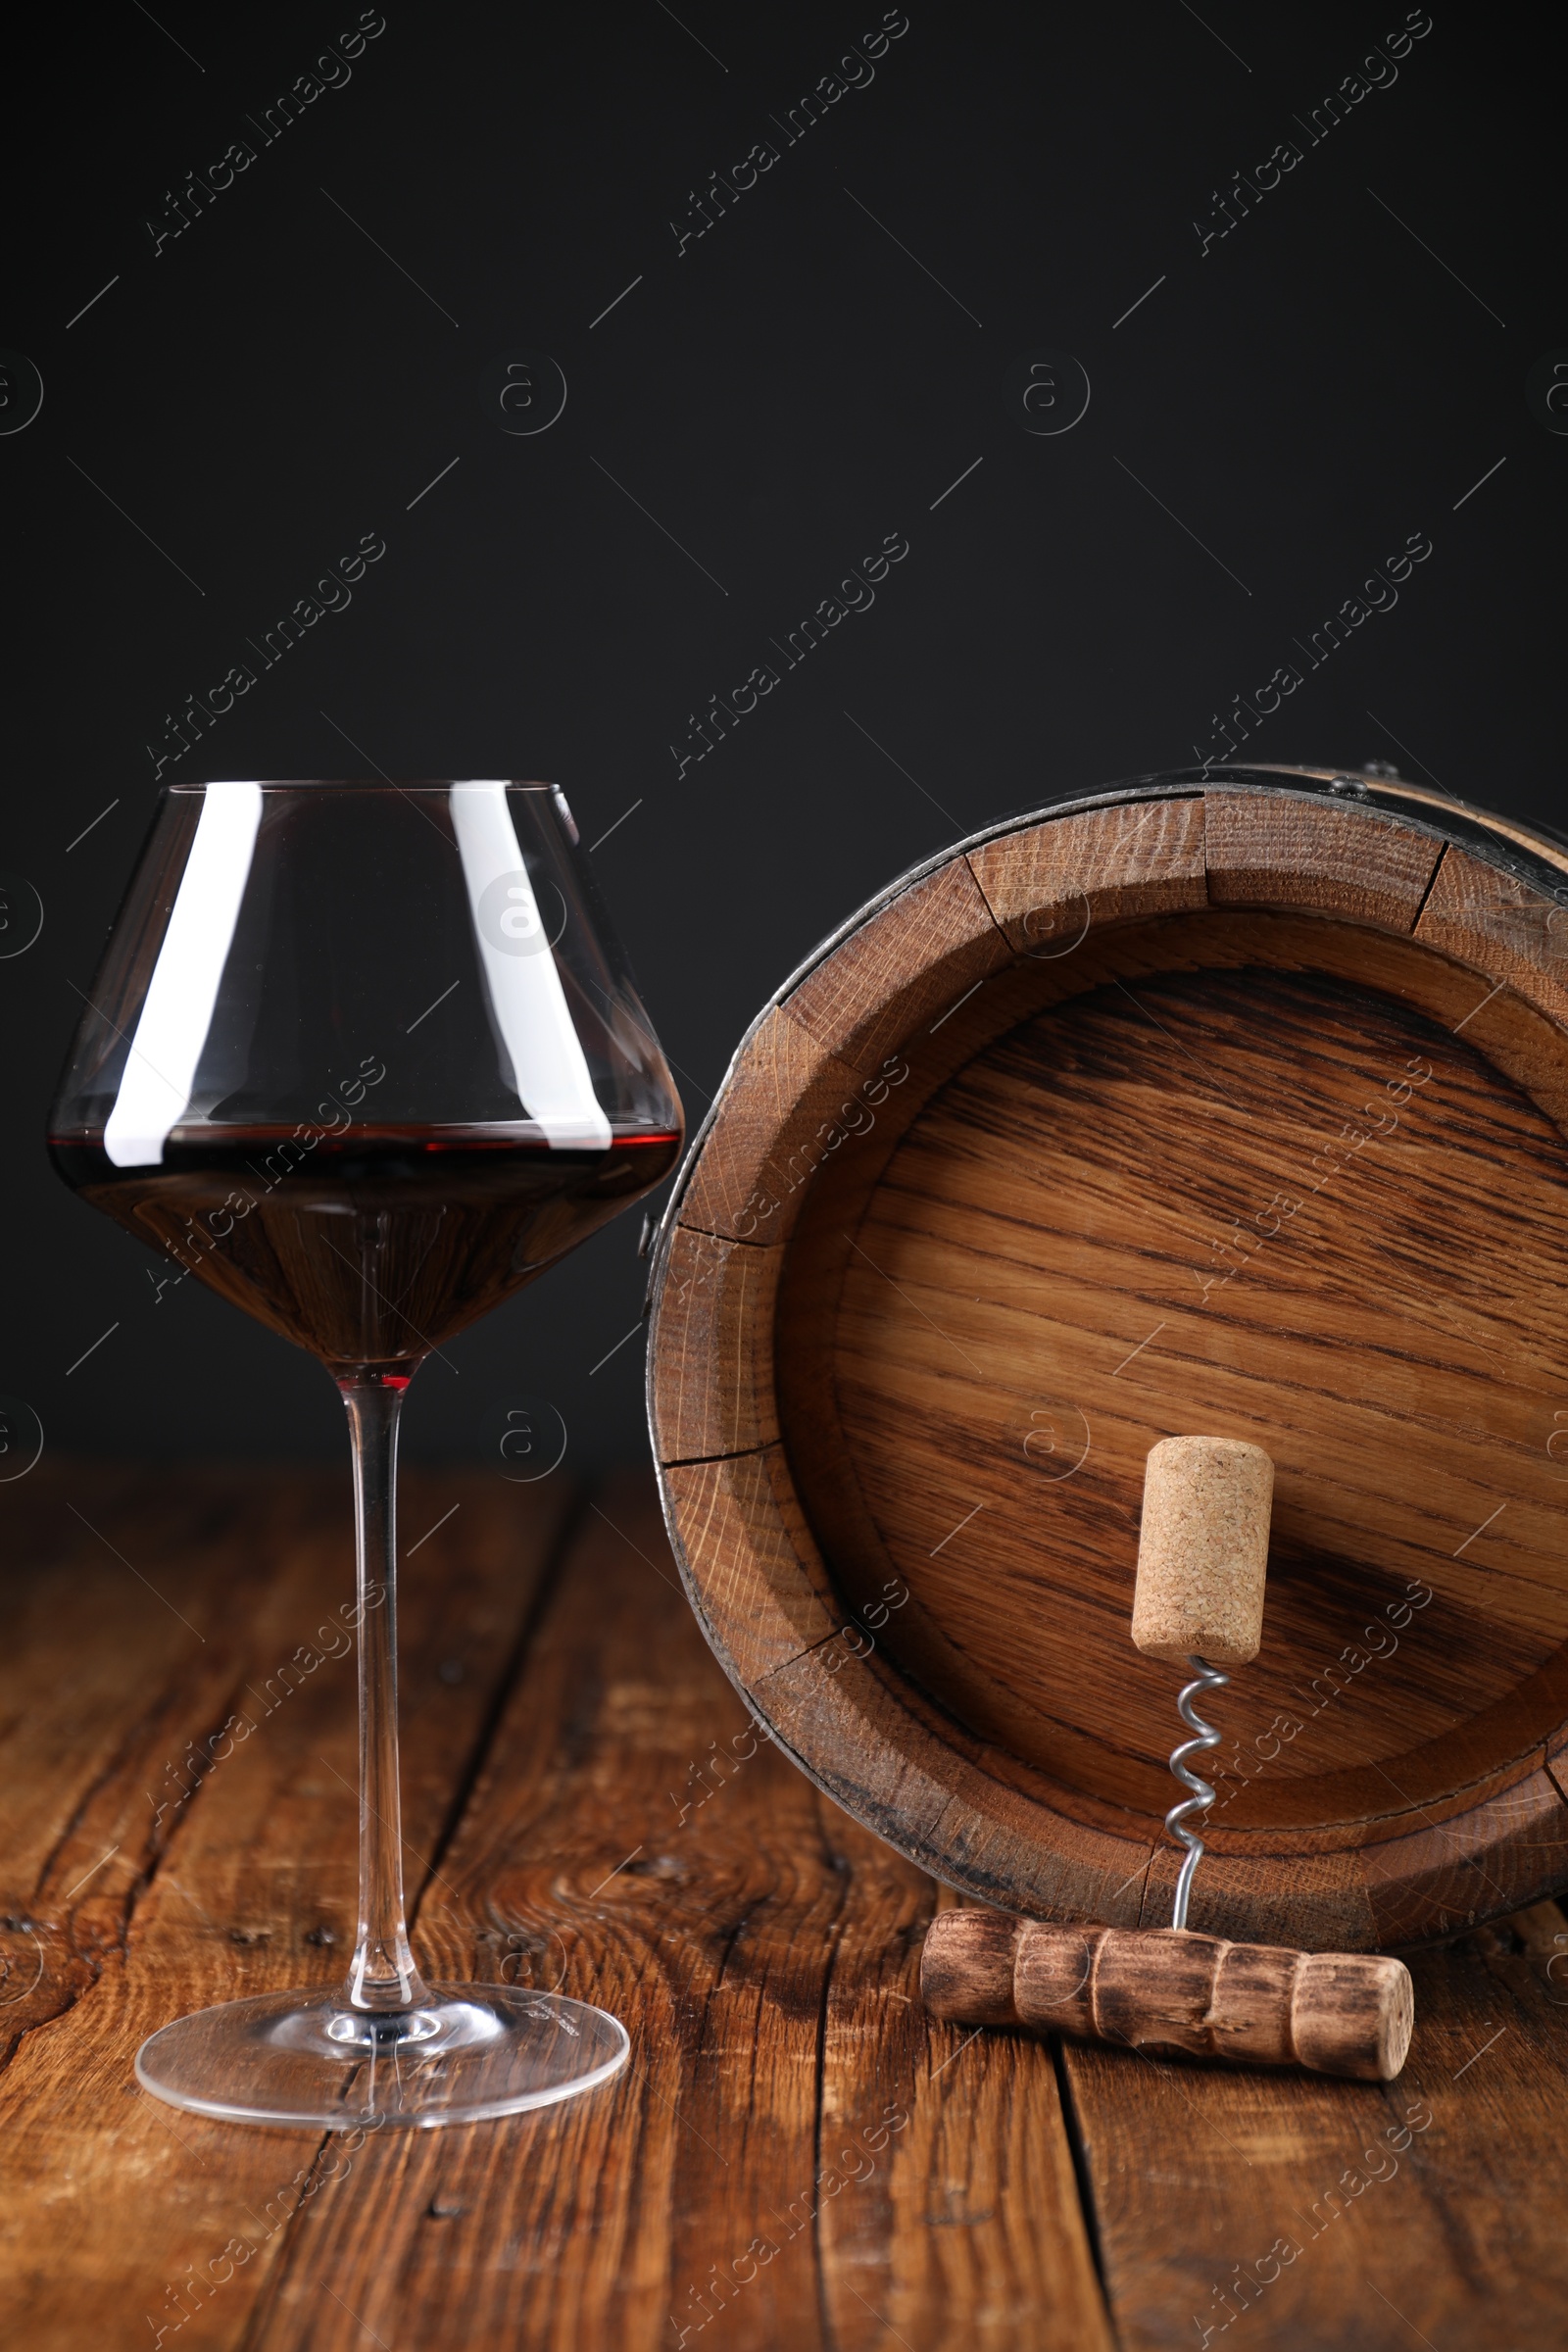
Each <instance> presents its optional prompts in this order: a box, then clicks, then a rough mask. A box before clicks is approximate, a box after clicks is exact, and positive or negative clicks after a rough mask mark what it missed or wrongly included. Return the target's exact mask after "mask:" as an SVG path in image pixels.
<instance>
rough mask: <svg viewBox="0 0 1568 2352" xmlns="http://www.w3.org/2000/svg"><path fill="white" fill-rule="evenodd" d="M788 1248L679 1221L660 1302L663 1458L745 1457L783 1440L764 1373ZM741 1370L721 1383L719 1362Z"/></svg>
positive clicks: (656, 1406)
mask: <svg viewBox="0 0 1568 2352" xmlns="http://www.w3.org/2000/svg"><path fill="white" fill-rule="evenodd" d="M782 1258H783V1252H782V1250H777V1249H762V1248H760V1247H758V1246H757V1245H756V1244H755V1243H751V1242H725V1241H720V1240H718V1239H717V1238H716V1237H715V1236H714V1235H712V1234H707V1233H701V1232H697V1231H694V1230H693V1229H692V1228H691V1227H689V1226H685V1225H678V1226H677V1227H676V1228H675V1231H674V1234H673V1236H672V1237H671V1241H670V1251H669V1263H668V1266H667V1268H666V1270H665V1274H664V1280H663V1286H662V1299H661V1347H662V1351H663V1354H662V1374H663V1376H662V1379H661V1381H660V1384H659V1387H658V1390H657V1392H656V1394H655V1396H654V1399H653V1412H654V1446H655V1450H656V1452H657V1453H658V1456H659V1459H660V1460H661V1461H662V1462H688V1461H707V1460H709V1459H711V1457H712V1456H713V1455H715V1454H724V1453H747V1452H751V1451H754V1450H755V1449H756V1448H757V1447H759V1446H767V1445H771V1444H772V1443H773V1442H774V1441H775V1440H776V1439H777V1437H778V1408H777V1406H776V1404H775V1402H774V1399H773V1392H772V1386H771V1383H770V1382H768V1381H767V1380H766V1379H764V1378H762V1377H760V1375H761V1374H762V1371H763V1368H764V1365H765V1361H766V1350H767V1342H768V1340H769V1339H770V1337H771V1333H772V1327H773V1299H774V1294H775V1292H776V1291H777V1288H778V1276H779V1266H780V1264H781V1262H782ZM715 1360H717V1361H720V1362H724V1363H727V1364H730V1365H732V1366H733V1367H734V1372H733V1377H732V1378H731V1379H730V1380H728V1381H726V1382H724V1383H722V1384H720V1383H716V1382H715V1381H714V1380H713V1378H712V1365H713V1363H714V1361H715Z"/></svg>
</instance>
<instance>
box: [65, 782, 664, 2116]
mask: <svg viewBox="0 0 1568 2352" xmlns="http://www.w3.org/2000/svg"><path fill="white" fill-rule="evenodd" d="M681 1123H682V1122H681V1107H680V1101H679V1098H678V1096H677V1095H676V1092H675V1088H674V1085H673V1082H672V1081H671V1078H670V1075H669V1071H668V1069H667V1067H666V1065H665V1062H664V1058H663V1055H662V1053H661V1052H660V1049H659V1046H658V1044H657V1043H656V1041H655V1039H654V1036H653V1033H652V1031H651V1030H650V1028H649V1026H648V1021H647V1017H646V1015H645V1014H644V1012H643V1009H642V1006H641V1005H640V1004H639V1002H638V1000H637V996H636V994H635V991H634V990H633V987H632V984H631V979H630V975H629V972H628V969H627V966H626V963H625V960H624V958H623V956H621V954H620V952H619V950H618V948H617V947H616V945H615V943H614V941H613V935H612V934H611V932H610V929H609V927H608V925H607V923H606V921H605V919H604V917H603V915H602V914H601V912H600V910H599V907H598V902H597V899H596V896H595V892H594V888H593V883H592V879H591V877H590V874H589V871H588V864H587V859H586V858H585V857H584V856H583V854H582V852H581V851H580V850H579V848H578V840H577V829H576V826H575V824H574V823H573V822H572V817H571V811H570V809H568V807H567V805H566V802H565V799H564V795H563V794H562V793H561V791H560V789H559V788H558V787H557V786H555V785H551V784H519V783H512V782H478V783H466V782H439V783H429V782H421V783H412V784H407V785H393V784H374V783H344V782H318V783H209V784H176V785H173V786H172V787H169V788H168V789H167V790H166V791H165V793H164V795H163V798H162V801H161V803H160V806H159V809H158V813H157V816H156V817H155V819H154V822H153V826H152V830H151V833H150V835H149V837H148V841H147V844H146V848H145V849H144V851H143V854H142V858H141V862H140V864H139V865H138V866H137V869H136V872H135V875H134V877H133V879H132V881H131V884H130V888H129V891H128V893H127V895H126V898H125V901H124V904H123V907H122V908H121V911H120V914H119V917H118V919H117V920H116V922H115V925H114V928H113V930H112V932H111V935H110V939H109V945H108V950H107V953H106V956H105V958H104V961H103V964H102V966H101V968H100V970H99V972H98V975H97V978H96V980H95V981H94V984H93V988H92V991H91V996H90V999H89V1001H88V1004H87V1009H86V1011H85V1013H84V1015H83V1018H82V1021H81V1024H80V1027H79V1028H78V1030H77V1033H76V1038H75V1042H74V1044H73V1048H72V1052H71V1056H70V1060H69V1062H68V1064H67V1067H66V1072H65V1076H64V1078H63V1080H62V1082H61V1087H60V1092H59V1095H58V1097H57V1099H56V1102H55V1105H54V1109H53V1111H52V1113H51V1117H50V1133H49V1144H50V1152H51V1156H52V1157H53V1159H54V1162H55V1165H56V1167H57V1168H58V1170H59V1172H60V1174H61V1175H62V1176H63V1177H64V1178H65V1180H66V1182H67V1183H68V1184H69V1185H71V1186H72V1187H73V1189H74V1190H75V1191H77V1192H78V1193H80V1195H81V1196H82V1198H83V1199H84V1200H86V1201H91V1202H92V1204H93V1206H94V1207H95V1208H101V1209H104V1210H106V1211H107V1213H108V1214H109V1215H110V1216H112V1217H114V1218H115V1219H116V1221H117V1222H118V1223H119V1224H121V1225H123V1226H124V1228H125V1229H126V1231H127V1232H128V1233H132V1234H134V1235H135V1236H136V1237H137V1239H138V1240H140V1241H142V1242H144V1243H146V1244H147V1245H148V1246H149V1247H151V1248H152V1249H153V1250H156V1251H157V1252H158V1253H159V1255H160V1256H161V1257H162V1258H163V1259H164V1260H165V1262H166V1265H167V1268H168V1272H169V1276H170V1279H171V1280H177V1279H180V1278H182V1276H183V1274H185V1273H189V1274H191V1275H194V1276H195V1278H196V1279H197V1280H198V1281H200V1282H204V1283H206V1284H207V1285H208V1287H209V1288H210V1289H212V1290H215V1291H217V1292H219V1293H220V1294H221V1296H222V1297H223V1298H225V1299H231V1300H232V1301H233V1303H234V1304H235V1305H236V1306H241V1307H243V1308H244V1309H245V1310H246V1312H247V1313H249V1314H252V1315H254V1316H256V1317H257V1318H258V1320H259V1321H261V1322H263V1323H266V1324H267V1325H268V1326H269V1327H270V1329H271V1330H273V1331H276V1332H280V1333H281V1334H282V1335H283V1337H284V1338H285V1339H288V1340H292V1341H294V1342H295V1344H296V1345H297V1346H299V1347H301V1348H308V1349H309V1350H310V1351H311V1353H312V1354H314V1355H317V1356H319V1358H320V1359H321V1361H322V1362H323V1363H324V1364H325V1366H326V1368H327V1370H328V1371H329V1372H330V1374H331V1376H332V1378H333V1379H334V1380H335V1381H336V1383H337V1386H338V1388H339V1390H340V1391H341V1393H342V1397H343V1401H344V1403H345V1405H346V1406H347V1408H348V1418H349V1432H350V1437H351V1441H352V1446H353V1456H354V1482H355V1487H354V1491H355V1516H356V1528H357V1536H358V1545H357V1549H358V1593H357V1601H356V1622H357V1625H358V1630H359V1635H360V1643H359V1687H360V1852H359V1869H360V1897H359V1934H358V1940H357V1943H356V1947H355V1953H354V1961H353V1966H352V1967H351V1969H350V1971H349V1974H348V1978H347V1981H346V1982H345V1983H344V1984H342V1985H337V1986H335V1987H333V1988H332V1989H330V1990H322V1989H319V1988H317V1989H310V1990H305V1991H296V1992H283V1993H266V1994H262V1995H261V1996H259V1997H258V1998H255V1999H251V2000H242V2001H229V2002H225V2003H223V2004H222V2005H221V2007H218V2008H213V2009H204V2010H201V2011H200V2012H199V2013H198V2014H196V2015H195V2016H192V2017H184V2018H180V2019H178V2020H176V2021H175V2022H174V2023H173V2024H172V2025H167V2026H165V2027H163V2028H162V2029H161V2031H160V2032H158V2033H156V2034H153V2035H152V2036H151V2038H150V2039H149V2040H147V2041H146V2042H144V2043H143V2045H142V2048H141V2050H140V2052H139V2053H138V2056H137V2060H136V2073H137V2076H138V2078H139V2080H140V2082H142V2084H143V2085H144V2087H145V2088H146V2089H148V2090H150V2091H153V2092H155V2093H156V2094H157V2096H158V2097H159V2098H162V2099H167V2100H169V2101H170V2102H171V2103H172V2105H174V2106H177V2107H188V2108H192V2109H194V2110H195V2111H196V2112H197V2113H199V2114H203V2115H209V2116H218V2117H223V2118H226V2119H228V2120H230V2121H236V2122H248V2123H266V2124H311V2125H318V2126H321V2125H324V2126H327V2127H329V2128H331V2127H336V2128H341V2129H345V2130H347V2129H350V2128H364V2127H366V2126H367V2125H368V2124H370V2123H382V2122H384V2123H387V2124H414V2125H436V2124H451V2123H472V2122H477V2121H479V2120H480V2119H482V2118H484V2117H489V2116H498V2115H509V2114H512V2113H515V2111H516V2110H518V2109H520V2108H525V2107H536V2106H542V2105H545V2104H547V2103H548V2102H550V2101H552V2100H556V2099H563V2098H567V2097H569V2096H571V2095H572V2093H574V2092H577V2091H582V2090H589V2089H591V2088H593V2087H594V2085H595V2084H597V2083H600V2082H605V2081H607V2080H608V2079H609V2078H610V2077H611V2076H612V2075H613V2074H615V2073H616V2072H617V2071H618V2070H619V2068H620V2067H621V2066H622V2065H624V2063H625V2060H626V2056H627V2050H628V2043H627V2038H626V2034H625V2031H624V2029H623V2028H622V2027H621V2025H620V2024H619V2023H618V2022H617V2021H616V2020H615V2019H614V2018H612V2017H609V2016H607V2015H606V2013H605V2012H604V2011H603V2010H600V2009H595V2008H591V2007H588V2006H587V2005H586V2004H584V2003H582V2002H579V2001H570V2000H566V1999H564V1998H562V1997H560V1996H557V1995H554V1994H542V1993H537V1992H533V1991H528V1990H524V1989H521V1988H518V1987H513V1986H506V1985H426V1984H425V1983H424V1982H423V1980H422V1979H421V1977H420V1975H419V1972H418V1970H417V1967H416V1966H415V1962H414V1957H413V1954H412V1952H411V1950H410V1946H409V1937H408V1930H407V1925H406V1922H405V1917H404V1905H403V1867H402V1838H401V1819H400V1809H399V1795H398V1738H397V1633H396V1623H397V1619H396V1589H395V1565H396V1552H397V1546H396V1536H395V1517H394V1510H395V1483H396V1464H397V1434H398V1415H399V1411H400V1408H401V1405H402V1401H403V1396H404V1392H405V1390H406V1389H407V1388H408V1385H409V1383H410V1381H411V1380H412V1379H413V1377H414V1374H415V1372H416V1371H417V1369H418V1367H419V1365H420V1363H421V1362H422V1361H423V1359H424V1357H425V1355H426V1354H427V1353H428V1352H429V1351H430V1350H431V1349H432V1348H439V1347H440V1346H441V1345H442V1343H443V1342H444V1341H446V1340H448V1339H450V1337H451V1336H452V1334H453V1333H454V1332H457V1331H461V1330H462V1329H463V1328H464V1327H465V1326H466V1324H468V1323H471V1322H473V1321H474V1319H475V1318H476V1317H477V1316H479V1315H482V1314H484V1313H486V1312H487V1311H488V1310H489V1309H490V1308H491V1307H493V1306H496V1305H498V1304H499V1303H500V1301H501V1300H502V1299H507V1298H510V1297H511V1295H512V1294H513V1292H514V1291H516V1290H520V1289H521V1288H522V1286H523V1285H524V1284H525V1283H529V1282H532V1281H533V1280H534V1278H535V1277H536V1276H537V1275H539V1274H541V1273H543V1272H544V1270H545V1268H546V1267H547V1266H549V1265H552V1264H553V1263H554V1262H555V1261H556V1259H557V1258H559V1257H561V1256H563V1255H564V1253H565V1251H567V1250H570V1249H572V1248H574V1247H575V1245H576V1244H577V1243H579V1242H581V1241H584V1240H585V1239H586V1238H587V1236H588V1235H589V1234H591V1233H593V1232H594V1231H595V1230H596V1229H597V1228H598V1227H599V1226H601V1225H603V1224H605V1223H606V1222H607V1221H608V1220H609V1219H610V1218H612V1217H613V1216H615V1215H617V1214H618V1213H619V1212H620V1210H622V1209H623V1208H626V1207H628V1206H629V1205H630V1203H631V1202H632V1201H635V1200H637V1199H638V1198H639V1197H640V1196H641V1195H642V1194H644V1193H646V1192H647V1191H649V1189H650V1188H651V1187H652V1186H654V1185H656V1184H657V1183H658V1182H659V1181H660V1179H661V1178H662V1176H664V1175H665V1174H667V1173H668V1171H669V1169H670V1168H671V1167H672V1166H673V1164H674V1161H675V1158H676V1156H677V1153H678V1152H679V1149H680V1141H681Z"/></svg>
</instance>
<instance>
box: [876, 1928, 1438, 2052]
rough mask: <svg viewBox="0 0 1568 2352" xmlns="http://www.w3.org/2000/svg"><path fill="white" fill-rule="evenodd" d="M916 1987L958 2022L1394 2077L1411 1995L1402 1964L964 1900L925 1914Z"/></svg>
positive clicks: (934, 2010) (1406, 2036) (1411, 2015)
mask: <svg viewBox="0 0 1568 2352" xmlns="http://www.w3.org/2000/svg"><path fill="white" fill-rule="evenodd" d="M920 1990H921V1993H922V1995H923V1996H924V2000H925V2005H926V2007H927V2009H929V2010H930V2012H931V2014H932V2015H933V2016H934V2017H942V2018H948V2019H951V2020H952V2022H953V2023H954V2024H956V2025H967V2026H1022V2027H1024V2028H1026V2029H1028V2030H1030V2031H1032V2032H1035V2033H1041V2034H1045V2033H1052V2034H1071V2035H1073V2036H1074V2037H1075V2038H1077V2039H1080V2040H1086V2041H1104V2042H1109V2043H1111V2044H1112V2045H1113V2046H1116V2047H1119V2048H1123V2049H1126V2048H1132V2049H1137V2050H1148V2051H1150V2052H1160V2051H1181V2052H1183V2053H1185V2054H1186V2055H1187V2056H1189V2057H1194V2058H1208V2059H1218V2060H1220V2061H1221V2062H1222V2063H1223V2064H1226V2065H1230V2066H1303V2067H1308V2068H1310V2069H1311V2070H1312V2071H1313V2072H1314V2073H1316V2074H1320V2075H1343V2076H1347V2077H1348V2079H1349V2080H1350V2081H1352V2082H1392V2081H1393V2080H1394V2078H1395V2076H1396V2075H1397V2074H1398V2072H1399V2070H1400V2068H1401V2067H1402V2066H1403V2064H1404V2061H1405V2055H1406V2053H1407V2051H1408V2049H1409V2046H1410V2034H1411V2031H1412V2028H1413V2026H1414V2022H1415V1994H1414V1988H1413V1986H1412V1985H1411V1983H1410V1973H1409V1971H1408V1969H1407V1968H1406V1967H1405V1965H1404V1963H1403V1961H1402V1960H1395V1959H1392V1958H1390V1957H1388V1956H1387V1955H1385V1954H1381V1953H1371V1952H1293V1951H1284V1950H1280V1949H1278V1948H1276V1947H1275V1946H1274V1945H1272V1944H1263V1943H1227V1942H1226V1941H1225V1940H1224V1938H1223V1937H1221V1936H1195V1935H1189V1934H1187V1933H1186V1932H1185V1931H1179V1930H1176V1929H1172V1928H1160V1929H1154V1930H1143V1931H1140V1932H1138V1933H1136V1934H1134V1933H1131V1932H1128V1931H1126V1930H1123V1929H1119V1928H1079V1927H1059V1926H1054V1925H1049V1924H1047V1923H1046V1922H1044V1921H1041V1920H1033V1919H1014V1918H1012V1917H1010V1916H1009V1915H1008V1914H1007V1913H1005V1912H1001V1911H982V1910H979V1909H970V1908H964V1909H961V1910H955V1911H943V1912H941V1913H939V1914H938V1916H937V1917H936V1918H935V1919H934V1920H933V1921H932V1923H931V1926H930V1929H929V1930H928V1932H927V1935H926V1939H925V1949H924V1952H923V1954H922V1957H921V1962H920Z"/></svg>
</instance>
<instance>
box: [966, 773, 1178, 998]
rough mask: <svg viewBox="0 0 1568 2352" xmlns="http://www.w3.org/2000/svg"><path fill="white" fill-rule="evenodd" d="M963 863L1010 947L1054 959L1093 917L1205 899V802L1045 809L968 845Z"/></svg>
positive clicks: (1107, 919)
mask: <svg viewBox="0 0 1568 2352" xmlns="http://www.w3.org/2000/svg"><path fill="white" fill-rule="evenodd" d="M969 864H970V866H971V868H972V870H973V873H974V877H975V880H976V881H977V882H978V883H979V885H980V888H981V889H982V890H983V891H984V893H985V896H986V903H987V905H988V906H989V907H990V908H991V911H992V913H993V914H994V915H995V916H996V919H997V921H998V922H999V923H1000V924H1001V925H1002V928H1003V930H1004V931H1005V933H1006V935H1007V939H1008V941H1009V942H1010V944H1011V946H1012V947H1013V949H1014V950H1015V951H1016V953H1017V954H1018V955H1020V956H1036V957H1039V958H1041V959H1044V960H1053V959H1054V958H1055V957H1057V956H1070V955H1072V954H1073V953H1074V951H1075V950H1076V949H1077V948H1079V947H1081V946H1082V944H1083V942H1084V940H1085V939H1086V938H1087V937H1088V935H1089V932H1090V931H1091V929H1093V928H1094V927H1095V926H1096V925H1103V924H1105V923H1117V922H1127V921H1129V920H1131V919H1132V918H1134V917H1135V916H1140V915H1151V914H1172V913H1175V912H1177V911H1178V910H1179V909H1180V908H1183V907H1201V906H1203V905H1204V904H1205V902H1206V900H1207V897H1208V889H1207V882H1206V877H1205V870H1204V863H1203V801H1202V799H1201V796H1199V797H1197V798H1195V799H1193V800H1190V801H1142V802H1135V803H1132V804H1130V805H1128V806H1125V807H1122V808H1119V809H1085V810H1084V811H1083V812H1082V813H1081V814H1080V815H1077V816H1059V817H1053V818H1051V819H1049V820H1048V821H1047V822H1046V823H1044V824H1040V825H1030V826H1028V827H1027V828H1026V829H1025V830H1024V831H1022V832H1019V833H1004V834H1003V835H1002V837H1001V839H1000V840H997V841H989V842H987V843H986V845H985V847H984V848H983V849H979V850H971V851H970V853H969Z"/></svg>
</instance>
